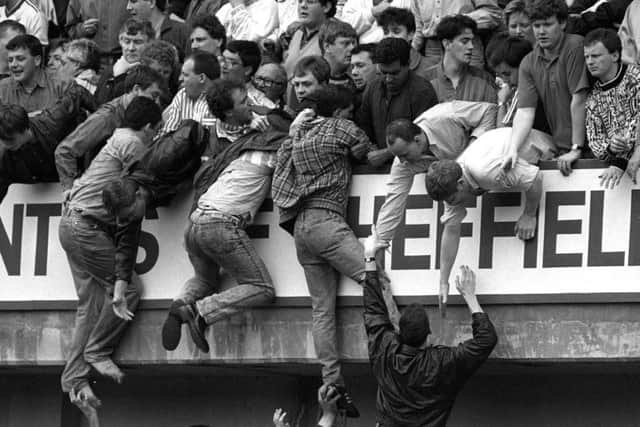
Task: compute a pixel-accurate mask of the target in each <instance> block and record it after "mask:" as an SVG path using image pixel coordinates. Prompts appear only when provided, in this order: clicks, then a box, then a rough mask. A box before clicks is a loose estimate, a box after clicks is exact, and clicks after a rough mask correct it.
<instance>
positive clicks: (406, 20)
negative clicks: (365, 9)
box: [378, 7, 416, 33]
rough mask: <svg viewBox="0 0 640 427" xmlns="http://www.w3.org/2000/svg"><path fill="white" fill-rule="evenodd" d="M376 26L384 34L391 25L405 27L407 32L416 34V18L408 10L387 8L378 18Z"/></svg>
mask: <svg viewBox="0 0 640 427" xmlns="http://www.w3.org/2000/svg"><path fill="white" fill-rule="evenodd" d="M378 24H379V25H380V26H381V27H382V29H383V30H384V31H385V32H386V31H387V29H388V28H389V27H390V26H391V25H400V26H403V27H406V29H407V32H409V33H415V32H416V18H415V16H414V15H413V13H411V11H410V10H407V9H402V8H399V7H389V8H387V9H385V11H384V12H382V13H381V14H380V16H378Z"/></svg>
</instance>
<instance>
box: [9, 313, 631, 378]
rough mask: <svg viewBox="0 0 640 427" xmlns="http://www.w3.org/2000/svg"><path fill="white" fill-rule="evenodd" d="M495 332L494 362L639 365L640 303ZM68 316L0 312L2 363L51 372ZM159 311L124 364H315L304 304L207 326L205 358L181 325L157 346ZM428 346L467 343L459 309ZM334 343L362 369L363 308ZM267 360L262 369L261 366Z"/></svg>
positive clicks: (504, 316) (122, 357)
mask: <svg viewBox="0 0 640 427" xmlns="http://www.w3.org/2000/svg"><path fill="white" fill-rule="evenodd" d="M485 309H486V311H487V312H488V313H489V315H490V316H491V319H492V320H493V322H494V324H495V325H496V328H497V330H498V335H499V343H498V346H497V347H496V349H495V351H494V353H493V355H492V358H493V359H494V363H507V362H509V363H535V362H554V363H555V362H576V361H577V362H580V361H584V362H599V363H602V362H605V363H606V362H616V361H618V362H623V361H624V362H634V361H640V305H637V304H624V303H617V304H580V305H577V304H571V305H568V304H567V305H562V304H548V305H525V306H522V305H495V306H486V307H485ZM74 314H75V313H74V312H73V311H68V310H60V311H44V310H38V311H22V312H18V311H5V312H0V342H1V343H2V345H0V366H5V367H20V366H58V365H62V364H63V363H64V360H65V356H66V350H67V348H68V345H69V342H70V340H71V334H72V331H73V324H74ZM165 315H166V312H165V311H164V310H157V309H156V310H153V309H147V310H141V311H139V312H138V313H137V315H136V320H135V321H134V322H133V323H132V325H131V328H130V329H129V331H128V333H127V335H126V337H125V339H124V341H123V343H122V344H121V346H120V350H119V351H118V354H117V355H116V359H117V360H118V361H119V362H120V363H121V364H123V365H129V366H137V365H147V366H149V365H160V366H162V365H233V364H240V365H256V366H258V365H260V366H263V367H269V366H272V367H274V368H277V367H278V366H286V365H292V364H293V365H309V364H315V363H316V360H315V352H314V348H313V340H312V337H311V312H310V309H309V308H301V307H279V308H258V309H254V310H251V311H248V312H245V313H244V314H242V315H239V316H236V317H234V318H232V319H229V320H227V321H225V322H220V323H218V324H216V325H214V326H213V327H211V328H209V329H208V331H207V333H208V340H209V343H210V345H211V352H210V353H209V354H203V353H201V352H199V351H198V350H197V348H196V347H195V345H194V344H193V343H192V342H191V339H190V337H189V335H188V332H187V330H186V328H184V329H183V339H182V341H181V343H180V346H179V347H178V348H177V349H176V351H173V352H167V351H165V350H164V349H163V348H162V345H161V342H160V329H161V326H162V322H163V321H164V318H165ZM430 317H431V324H432V330H433V333H434V335H433V336H432V337H431V342H432V343H435V344H443V345H455V344H457V343H459V342H461V341H463V340H465V339H468V338H470V337H471V325H470V316H469V313H468V311H467V309H466V308H464V307H462V306H451V307H449V310H448V317H447V319H444V322H443V321H442V319H440V317H439V315H438V314H437V312H436V310H435V309H434V310H433V311H432V314H431V316H430ZM338 322H339V325H340V326H339V341H340V343H339V344H340V348H341V352H342V357H343V359H344V361H345V362H347V363H355V364H368V357H367V350H366V345H365V333H364V327H363V324H362V308H361V307H353V306H349V307H342V308H340V309H339V310H338ZM265 364H266V366H265Z"/></svg>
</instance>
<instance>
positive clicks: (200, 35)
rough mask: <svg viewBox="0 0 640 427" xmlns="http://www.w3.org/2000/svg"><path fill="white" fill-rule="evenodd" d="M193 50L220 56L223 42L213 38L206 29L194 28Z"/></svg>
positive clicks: (192, 37) (192, 34) (192, 33)
mask: <svg viewBox="0 0 640 427" xmlns="http://www.w3.org/2000/svg"><path fill="white" fill-rule="evenodd" d="M190 38H191V49H192V50H199V51H202V52H207V53H211V54H213V55H216V56H220V46H221V44H222V41H221V40H218V39H214V38H212V37H211V36H210V35H209V33H207V31H206V30H205V29H204V28H200V27H197V28H194V30H193V31H192V32H191V37H190Z"/></svg>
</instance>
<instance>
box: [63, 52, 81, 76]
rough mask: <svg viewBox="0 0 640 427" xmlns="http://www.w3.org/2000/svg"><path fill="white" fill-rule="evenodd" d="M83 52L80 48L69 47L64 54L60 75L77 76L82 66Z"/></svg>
mask: <svg viewBox="0 0 640 427" xmlns="http://www.w3.org/2000/svg"><path fill="white" fill-rule="evenodd" d="M82 60H83V58H82V52H80V51H79V50H78V49H67V51H66V52H65V53H64V54H63V55H62V61H61V63H62V65H61V67H60V69H59V75H60V76H67V77H68V76H76V75H77V74H78V73H79V72H80V71H81V70H80V67H81V66H82V62H83V61H82Z"/></svg>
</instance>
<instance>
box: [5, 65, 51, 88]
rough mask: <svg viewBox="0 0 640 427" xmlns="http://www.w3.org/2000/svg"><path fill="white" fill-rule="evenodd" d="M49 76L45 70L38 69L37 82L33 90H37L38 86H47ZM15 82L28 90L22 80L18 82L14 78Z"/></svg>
mask: <svg viewBox="0 0 640 427" xmlns="http://www.w3.org/2000/svg"><path fill="white" fill-rule="evenodd" d="M46 80H47V76H45V71H44V70H42V69H41V68H40V69H37V70H36V78H35V82H36V84H35V85H34V86H33V89H32V90H35V89H36V88H37V87H41V88H46V87H47V81H46ZM13 84H15V85H16V86H20V87H22V88H23V89H24V90H26V88H25V87H24V86H23V85H22V82H17V81H15V80H13Z"/></svg>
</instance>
